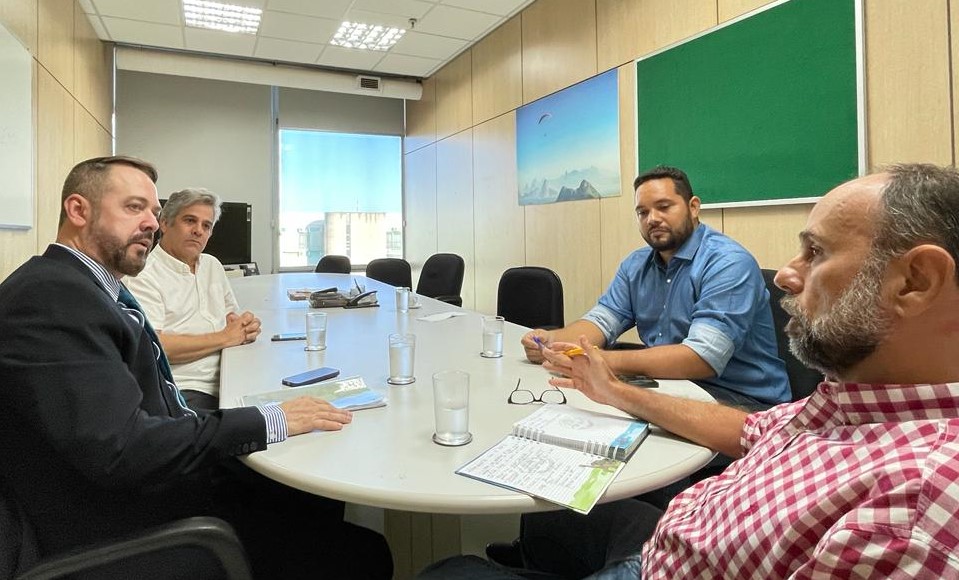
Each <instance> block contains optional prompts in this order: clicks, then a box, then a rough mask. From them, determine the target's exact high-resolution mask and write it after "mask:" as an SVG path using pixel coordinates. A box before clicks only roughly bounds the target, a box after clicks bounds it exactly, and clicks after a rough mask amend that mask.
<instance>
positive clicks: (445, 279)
mask: <svg viewBox="0 0 959 580" xmlns="http://www.w3.org/2000/svg"><path fill="white" fill-rule="evenodd" d="M465 271H466V265H465V264H464V263H463V258H461V257H459V256H457V255H456V254H433V255H432V256H430V257H429V258H428V259H427V260H426V263H424V264H423V270H422V271H421V272H420V279H419V281H418V282H417V283H416V293H417V294H422V295H423V296H429V297H430V298H437V299H440V298H444V299H446V301H449V300H452V299H455V298H459V295H460V291H462V290H463V274H464V273H465ZM461 304H462V302H461Z"/></svg>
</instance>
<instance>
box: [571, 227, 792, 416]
mask: <svg viewBox="0 0 959 580" xmlns="http://www.w3.org/2000/svg"><path fill="white" fill-rule="evenodd" d="M583 318H584V319H585V320H588V321H590V322H592V323H593V324H595V325H596V326H598V327H599V328H600V330H602V332H603V334H604V335H605V336H606V343H607V344H612V343H613V342H615V340H616V339H617V338H618V337H619V336H620V335H621V334H622V333H624V332H626V331H627V330H629V329H630V328H632V327H633V326H635V327H636V328H637V330H638V332H639V336H640V338H642V340H643V342H644V343H645V344H646V345H647V346H651V347H652V346H660V345H667V344H684V345H686V346H688V347H689V348H691V349H692V350H693V351H695V352H696V354H698V355H699V356H700V357H701V358H702V359H703V360H704V361H706V363H707V364H709V366H711V367H712V368H713V370H714V371H715V373H716V376H714V377H711V378H708V379H698V380H696V381H695V382H696V383H698V384H699V385H701V386H703V387H705V388H707V390H710V389H709V387H719V388H720V389H726V390H728V391H733V392H734V393H740V394H743V395H746V396H747V397H750V398H752V399H755V400H757V401H760V402H762V403H769V404H775V403H781V402H786V401H788V400H789V397H790V393H789V380H788V378H787V377H786V367H785V365H784V364H783V361H782V360H780V359H779V356H778V349H777V346H776V334H775V331H774V329H773V321H772V313H771V311H770V309H769V291H768V290H767V289H766V284H765V282H764V281H763V277H762V272H761V271H760V269H759V265H758V264H757V263H756V260H755V258H753V257H752V255H751V254H750V253H749V252H747V251H746V250H745V249H744V248H743V247H742V246H740V245H739V244H737V243H736V242H734V241H733V240H732V239H730V238H729V237H727V236H725V235H723V234H721V233H719V232H717V231H716V230H714V229H712V228H710V227H709V226H707V225H705V224H700V225H699V226H698V227H697V228H696V229H695V230H694V231H693V234H692V235H691V236H690V237H689V239H688V240H686V242H685V243H684V244H683V245H682V246H680V248H679V250H678V251H677V252H676V254H675V255H674V256H673V258H672V259H671V260H670V261H669V264H668V265H666V264H664V263H663V261H662V258H660V257H659V253H658V252H655V251H653V249H652V248H649V247H645V248H641V249H639V250H636V251H635V252H633V253H631V254H630V255H629V256H627V257H626V259H625V260H623V263H622V264H620V266H619V270H618V271H617V272H616V277H615V278H614V279H613V281H612V283H611V284H610V285H609V288H608V289H607V290H606V293H605V294H603V295H602V296H601V297H600V299H599V303H598V304H597V305H596V306H595V307H593V309H592V310H590V311H589V312H587V313H586V315H585V316H583Z"/></svg>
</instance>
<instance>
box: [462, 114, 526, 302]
mask: <svg viewBox="0 0 959 580" xmlns="http://www.w3.org/2000/svg"><path fill="white" fill-rule="evenodd" d="M517 197H518V189H517V179H516V114H515V113H512V112H511V113H509V114H506V115H503V116H500V117H496V118H495V119H491V120H490V121H487V122H486V123H483V124H481V125H477V126H476V127H475V128H474V129H473V223H474V228H475V229H474V235H473V238H474V239H475V240H476V249H475V256H476V265H475V271H476V276H475V280H476V282H475V284H476V301H475V306H474V307H475V309H476V310H478V311H479V312H482V313H484V314H495V313H496V289H497V286H498V285H499V279H500V276H501V275H502V274H503V272H504V271H505V270H506V269H507V268H512V267H513V266H523V265H525V264H526V243H525V237H526V234H525V232H526V220H525V212H524V211H523V208H522V207H520V205H519V202H518V199H517Z"/></svg>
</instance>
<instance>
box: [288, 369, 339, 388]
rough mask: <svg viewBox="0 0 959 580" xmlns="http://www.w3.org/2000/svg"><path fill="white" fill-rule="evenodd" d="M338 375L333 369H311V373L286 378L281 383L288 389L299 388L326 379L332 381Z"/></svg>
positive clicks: (336, 370)
mask: <svg viewBox="0 0 959 580" xmlns="http://www.w3.org/2000/svg"><path fill="white" fill-rule="evenodd" d="M339 374H340V371H339V369H334V368H332V367H321V368H318V369H313V370H312V371H306V372H305V373H300V374H298V375H292V376H289V377H286V378H285V379H283V381H282V383H283V384H284V385H286V386H288V387H301V386H303V385H309V384H312V383H318V382H320V381H325V380H326V379H332V378H333V377H335V376H337V375H339Z"/></svg>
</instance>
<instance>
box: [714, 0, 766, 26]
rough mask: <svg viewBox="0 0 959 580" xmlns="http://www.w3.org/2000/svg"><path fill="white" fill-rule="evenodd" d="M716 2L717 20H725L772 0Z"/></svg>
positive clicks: (720, 0) (725, 0) (728, 0)
mask: <svg viewBox="0 0 959 580" xmlns="http://www.w3.org/2000/svg"><path fill="white" fill-rule="evenodd" d="M718 2H719V6H718V9H719V21H720V22H726V21H727V20H732V19H733V18H736V17H737V16H742V15H743V14H745V13H747V12H749V11H750V10H755V9H756V8H759V7H760V6H765V5H766V4H769V3H770V2H772V0H718Z"/></svg>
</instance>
